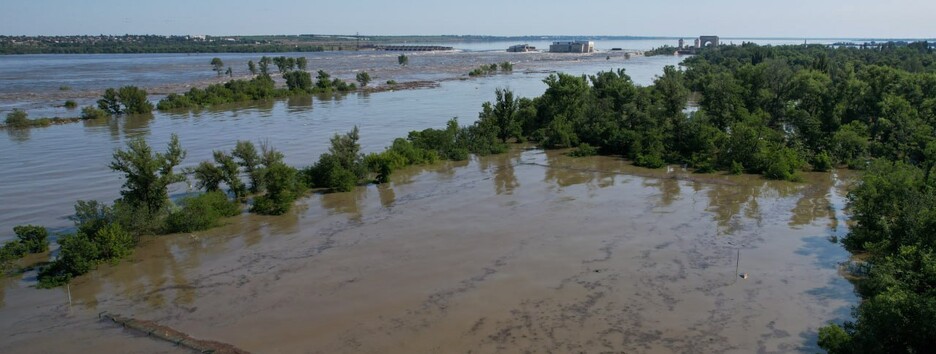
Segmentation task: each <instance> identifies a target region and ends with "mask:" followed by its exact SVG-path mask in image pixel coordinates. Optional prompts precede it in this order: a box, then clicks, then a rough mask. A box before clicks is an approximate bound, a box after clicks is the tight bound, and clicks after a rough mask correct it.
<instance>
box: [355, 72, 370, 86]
mask: <svg viewBox="0 0 936 354" xmlns="http://www.w3.org/2000/svg"><path fill="white" fill-rule="evenodd" d="M355 79H357V82H358V84H359V85H361V87H366V86H367V84H368V83H370V81H371V77H370V74H368V73H367V72H366V71H362V72H359V73H357V75H356V76H355Z"/></svg>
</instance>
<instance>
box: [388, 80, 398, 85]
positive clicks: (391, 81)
mask: <svg viewBox="0 0 936 354" xmlns="http://www.w3.org/2000/svg"><path fill="white" fill-rule="evenodd" d="M396 84H397V82H396V80H387V85H390V86H393V85H396Z"/></svg>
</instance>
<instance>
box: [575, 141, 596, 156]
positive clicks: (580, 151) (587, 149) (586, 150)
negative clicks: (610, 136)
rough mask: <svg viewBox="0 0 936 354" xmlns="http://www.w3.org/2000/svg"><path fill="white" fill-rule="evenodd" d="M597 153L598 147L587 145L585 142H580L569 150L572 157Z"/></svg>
mask: <svg viewBox="0 0 936 354" xmlns="http://www.w3.org/2000/svg"><path fill="white" fill-rule="evenodd" d="M595 155H598V148H596V147H594V146H591V145H588V144H587V143H582V144H580V145H579V146H578V147H577V148H575V150H572V151H571V152H569V156H572V157H585V156H595Z"/></svg>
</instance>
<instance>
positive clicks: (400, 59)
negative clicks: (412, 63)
mask: <svg viewBox="0 0 936 354" xmlns="http://www.w3.org/2000/svg"><path fill="white" fill-rule="evenodd" d="M397 64H400V66H406V65H408V64H409V57H407V56H406V54H400V56H398V57H397Z"/></svg>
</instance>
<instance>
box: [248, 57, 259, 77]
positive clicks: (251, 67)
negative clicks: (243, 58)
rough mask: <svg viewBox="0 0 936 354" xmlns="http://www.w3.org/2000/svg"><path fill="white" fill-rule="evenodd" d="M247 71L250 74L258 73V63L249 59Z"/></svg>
mask: <svg viewBox="0 0 936 354" xmlns="http://www.w3.org/2000/svg"><path fill="white" fill-rule="evenodd" d="M247 71H249V72H250V75H257V64H254V61H253V60H249V61H247Z"/></svg>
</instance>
